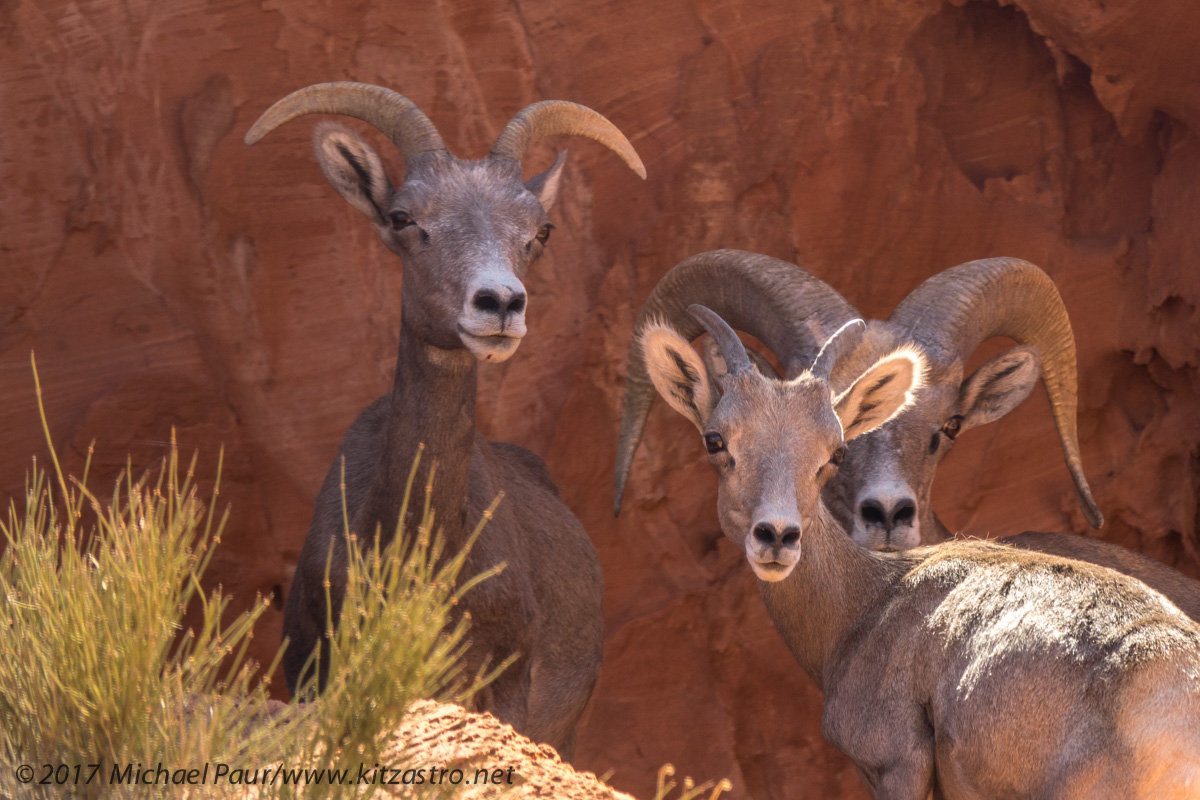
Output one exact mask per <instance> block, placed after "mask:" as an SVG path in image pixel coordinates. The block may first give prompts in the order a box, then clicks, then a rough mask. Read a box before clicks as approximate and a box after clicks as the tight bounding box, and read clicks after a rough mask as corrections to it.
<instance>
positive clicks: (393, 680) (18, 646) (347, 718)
mask: <svg viewBox="0 0 1200 800" xmlns="http://www.w3.org/2000/svg"><path fill="white" fill-rule="evenodd" d="M34 378H35V384H37V376H36V369H35V373H34ZM37 394H38V405H39V409H41V408H42V395H41V387H40V384H37ZM42 425H43V429H44V430H45V431H46V439H47V444H48V445H50V457H51V459H50V460H51V464H52V470H53V476H52V479H50V478H48V477H47V475H46V471H45V470H44V469H41V468H39V466H38V464H37V462H36V460H35V462H34V467H33V469H32V471H31V472H30V473H29V476H28V478H27V480H26V487H25V493H24V497H23V498H22V499H23V507H21V506H19V504H18V502H16V501H14V502H12V503H11V504H10V506H9V508H8V511H7V515H6V518H4V519H0V533H2V534H3V545H2V546H3V548H4V549H3V553H2V554H0V761H2V762H3V763H0V796H3V797H41V796H46V797H62V796H77V797H87V798H98V797H108V796H126V795H127V796H139V797H140V796H146V795H147V794H148V793H151V792H154V791H155V787H154V786H145V785H137V786H132V787H131V786H130V785H129V784H128V782H125V783H122V784H116V783H114V781H113V780H112V779H113V769H114V767H116V769H117V771H118V773H119V772H121V771H122V770H123V768H124V767H126V766H127V765H135V766H138V767H154V766H156V765H158V764H160V763H161V764H162V765H164V766H166V767H167V768H168V770H169V771H172V772H173V771H174V770H175V769H178V768H184V769H187V768H193V767H199V766H200V765H203V764H205V763H209V764H218V763H223V764H227V765H236V766H243V767H249V768H254V769H271V770H272V774H274V773H275V771H276V770H281V769H282V770H291V771H290V772H286V773H281V775H282V776H283V777H286V778H289V780H283V779H282V778H281V775H276V780H274V781H272V782H271V785H270V786H266V787H264V786H258V787H257V788H256V789H253V790H251V791H250V794H257V795H258V796H262V797H290V796H294V794H295V791H296V790H295V786H296V782H297V781H299V782H300V783H301V784H306V785H304V789H303V791H302V794H303V796H304V797H308V798H318V797H324V796H331V795H332V796H345V794H346V789H345V787H344V785H343V784H342V782H341V781H334V782H332V783H331V782H330V781H329V780H328V775H327V776H326V779H325V780H318V781H312V775H313V770H318V769H323V768H325V769H348V770H349V772H350V775H351V777H353V775H354V774H355V773H356V772H357V770H358V765H359V764H367V765H372V764H374V763H375V762H376V759H377V758H378V757H379V755H380V753H381V752H382V748H383V746H384V745H385V743H386V740H387V737H388V734H389V733H390V732H391V731H393V730H395V729H396V728H397V727H398V725H399V722H400V720H401V718H402V717H403V715H404V713H405V712H406V710H407V709H408V707H409V705H410V704H411V703H412V701H413V700H416V699H418V698H425V697H429V698H435V699H439V700H444V701H450V702H460V703H462V702H466V701H468V700H469V699H470V697H471V696H472V695H473V694H474V693H475V692H476V691H478V690H479V689H480V688H482V686H484V685H486V683H487V682H488V681H489V680H491V679H492V678H493V677H494V676H495V675H496V674H498V672H499V671H500V670H501V669H503V668H504V666H506V665H505V664H498V665H495V666H494V668H493V669H492V670H491V671H490V672H488V673H487V674H478V675H465V674H463V671H462V667H461V656H462V654H463V652H464V651H465V650H466V648H467V647H468V644H469V642H468V640H467V631H468V628H469V624H470V619H469V616H467V615H463V616H462V617H461V618H458V619H457V621H455V622H453V623H452V622H451V621H452V620H455V615H454V613H453V612H454V607H455V606H456V605H457V604H458V602H459V600H460V598H461V597H462V595H463V593H465V592H466V591H468V590H470V588H471V587H472V586H474V585H476V584H477V583H478V582H479V581H481V580H484V579H485V578H486V577H488V575H489V574H491V573H492V572H495V571H498V569H499V568H500V566H497V568H496V569H495V570H491V571H488V572H485V573H484V574H481V575H476V576H470V577H468V578H466V579H465V580H462V581H461V582H460V573H461V571H462V567H463V564H464V559H465V556H466V553H467V549H466V548H464V550H463V551H462V552H458V553H446V552H445V550H444V546H443V544H442V541H441V537H440V536H439V535H438V534H437V532H436V531H435V528H434V516H433V512H432V509H431V508H430V507H429V499H430V494H431V485H432V484H431V483H430V484H428V485H427V486H426V487H425V497H424V501H425V502H424V509H423V513H422V514H421V515H420V522H419V524H418V525H417V528H416V530H415V531H413V532H412V533H411V534H409V533H407V532H405V531H398V532H397V535H396V536H394V537H393V538H392V539H391V541H390V542H389V543H388V544H387V545H386V546H383V547H381V546H380V544H379V537H378V536H376V537H373V539H372V540H371V543H370V544H367V545H365V546H364V545H363V543H361V542H360V541H359V540H358V539H357V537H355V536H352V535H348V536H347V542H346V544H347V550H348V553H349V576H348V581H347V591H346V596H345V599H344V601H343V603H342V606H341V612H340V618H339V621H338V624H337V625H336V626H334V625H333V624H332V620H330V626H331V628H332V629H333V633H332V636H331V639H330V646H329V648H328V649H327V650H326V651H325V654H326V657H327V658H328V659H329V680H328V685H327V688H326V690H325V692H324V693H323V694H321V695H320V697H317V694H316V691H315V687H314V686H311V685H310V686H306V687H301V689H300V691H298V693H297V694H298V696H299V697H300V698H302V699H304V700H307V701H309V702H304V703H296V702H293V703H291V704H288V705H287V706H286V707H285V708H280V705H281V704H278V703H275V704H272V703H271V702H270V701H269V699H268V695H267V690H266V686H267V685H268V684H269V682H270V680H271V675H272V673H273V672H274V669H275V667H276V666H277V664H278V662H279V660H280V656H281V655H282V652H283V651H282V648H281V649H280V651H279V653H278V654H277V655H276V657H275V659H274V662H273V663H272V664H271V665H270V666H269V667H268V668H267V669H266V670H265V671H260V670H259V669H258V665H256V664H254V663H252V662H250V661H249V660H248V659H247V658H246V648H247V646H248V644H249V642H250V639H251V638H252V637H253V635H254V630H253V629H254V624H255V622H256V621H257V620H258V618H259V617H260V616H261V615H262V613H263V612H264V611H265V610H266V608H267V605H268V604H267V602H266V601H265V600H263V599H262V598H258V599H257V601H256V603H255V604H254V606H253V607H252V608H251V610H250V611H247V612H244V613H241V614H238V615H233V616H232V618H231V619H227V618H228V617H230V616H231V615H230V614H229V601H230V598H229V597H228V596H227V595H225V594H224V593H223V592H222V591H221V589H220V588H218V589H216V590H214V591H211V592H208V593H206V592H205V591H204V590H203V588H202V586H201V581H202V579H203V576H204V574H205V571H206V569H207V567H208V565H209V562H210V560H211V558H212V554H213V551H214V548H215V547H216V546H217V545H218V544H219V543H220V540H221V532H222V530H223V529H224V526H225V522H226V514H218V513H217V511H216V501H217V496H218V492H219V488H217V489H214V492H213V497H212V498H211V499H210V500H209V501H208V503H207V504H206V503H204V502H203V501H202V500H201V498H200V497H199V496H198V492H197V490H196V487H195V483H194V469H195V464H196V459H195V457H193V458H192V460H191V462H190V463H189V464H188V466H187V469H186V471H185V472H184V476H183V477H182V478H181V477H180V460H179V456H178V450H177V448H176V445H175V439H174V435H172V441H171V448H170V452H169V455H168V456H167V457H166V458H165V459H164V461H163V463H162V464H161V465H160V467H159V469H158V470H157V471H156V472H155V473H154V474H153V475H147V476H145V477H142V478H140V479H134V478H133V477H132V476H133V475H134V472H133V469H132V465H128V466H127V469H126V470H125V473H124V474H123V476H122V477H121V479H120V480H119V481H118V482H117V484H116V488H115V489H114V491H113V493H112V495H111V497H110V498H108V499H107V501H101V499H100V498H99V497H98V496H96V495H95V494H94V493H93V492H92V491H91V490H90V489H89V488H88V487H87V467H86V465H85V468H84V472H83V476H82V477H81V478H79V479H74V478H67V477H66V476H65V475H64V473H63V470H62V467H61V465H60V463H59V461H58V458H57V456H56V455H55V451H54V447H53V444H52V442H51V439H50V434H49V428H48V425H47V423H46V418H45V413H44V411H42ZM419 457H420V456H419V454H418V457H417V459H416V460H414V464H413V469H412V472H411V473H410V475H409V481H408V487H407V490H406V492H405V499H404V506H405V511H404V512H402V513H401V516H400V518H401V519H402V520H403V519H405V514H406V511H407V506H408V502H409V497H410V495H411V490H412V483H413V478H414V476H415V475H416V471H417V466H418V463H419ZM89 463H90V454H89ZM430 480H431V481H432V477H431V479H430ZM216 485H217V487H219V485H220V466H219V464H218V470H217V482H216ZM496 502H497V503H498V502H499V498H497V501H496ZM494 508H495V504H493V505H492V507H491V508H489V509H488V511H487V512H485V515H484V519H483V520H481V521H480V523H479V526H478V528H477V529H476V531H475V533H474V535H473V536H472V538H471V542H473V541H474V539H475V537H477V536H478V534H479V532H480V530H482V527H483V525H484V524H485V522H486V520H487V519H488V518H490V517H491V514H492V511H493V510H494ZM468 547H469V544H468ZM189 607H192V609H193V615H192V616H191V617H188V619H193V620H197V619H198V621H197V622H196V623H195V624H193V625H191V626H186V625H185V615H186V614H187V612H188V609H189ZM391 752H392V753H393V754H394V752H395V749H394V748H393V749H392V750H391ZM43 764H48V765H51V769H50V770H49V772H50V783H49V784H48V785H47V784H41V783H39V782H38V781H40V780H41V779H42V778H43V777H44V776H45V775H46V773H47V770H46V769H45V768H43V767H42V765H43ZM92 764H97V765H99V766H98V768H97V769H95V770H93V769H92V768H91V766H90V765H92ZM20 765H29V766H31V767H32V768H33V770H34V773H33V774H34V781H33V783H21V782H19V781H18V780H17V773H16V769H17V767H18V766H20ZM58 765H66V770H65V772H66V774H65V776H64V775H63V772H64V770H62V769H59V770H58V772H57V773H55V772H54V768H55V767H58ZM297 770H309V773H308V775H307V777H306V776H304V775H302V774H300V773H299V772H297ZM64 777H65V779H64ZM156 779H157V778H156ZM157 780H161V779H157ZM182 788H183V787H178V786H172V787H169V788H168V789H163V787H162V786H159V787H158V791H159V792H161V793H163V794H171V795H174V796H178V795H179V794H180V792H181V791H182ZM374 788H375V787H374V786H366V787H361V788H360V789H359V790H357V791H356V792H354V794H355V796H358V797H365V796H367V795H369V794H371V793H372V791H373V789H374ZM440 791H441V790H439V792H440ZM227 793H228V786H215V787H214V786H210V787H208V788H207V789H206V788H205V787H192V788H191V789H190V791H189V796H192V797H196V796H203V795H206V794H214V795H220V796H227ZM425 794H429V793H428V792H426V793H425Z"/></svg>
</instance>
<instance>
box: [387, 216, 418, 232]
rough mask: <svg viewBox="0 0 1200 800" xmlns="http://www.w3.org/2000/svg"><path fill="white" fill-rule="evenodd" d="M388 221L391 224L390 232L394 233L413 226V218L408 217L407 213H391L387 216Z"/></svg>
mask: <svg viewBox="0 0 1200 800" xmlns="http://www.w3.org/2000/svg"><path fill="white" fill-rule="evenodd" d="M388 220H389V221H390V222H391V223H392V230H394V231H398V230H400V229H401V228H407V227H408V226H409V225H412V224H413V218H412V217H410V216H409V215H408V212H407V211H393V212H392V213H391V214H390V215H388Z"/></svg>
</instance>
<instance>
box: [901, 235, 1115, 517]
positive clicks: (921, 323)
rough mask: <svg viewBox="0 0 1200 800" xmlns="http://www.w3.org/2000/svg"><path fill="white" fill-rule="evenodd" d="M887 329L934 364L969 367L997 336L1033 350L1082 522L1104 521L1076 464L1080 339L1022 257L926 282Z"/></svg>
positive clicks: (964, 267) (965, 267)
mask: <svg viewBox="0 0 1200 800" xmlns="http://www.w3.org/2000/svg"><path fill="white" fill-rule="evenodd" d="M888 321H889V322H891V323H893V324H895V325H898V326H900V327H901V328H903V329H904V330H906V331H907V332H908V334H909V335H910V336H911V338H912V339H913V340H914V341H917V342H919V343H920V344H921V345H922V346H923V347H924V348H925V349H926V351H927V352H928V353H929V355H930V357H931V358H934V359H936V360H938V361H941V362H943V363H953V362H957V363H958V364H960V365H963V366H965V365H966V362H967V359H968V358H970V356H971V353H973V352H974V351H975V348H977V347H978V346H979V345H980V343H981V342H983V341H984V340H985V339H988V338H990V337H992V336H1007V337H1008V338H1010V339H1013V340H1015V341H1016V342H1018V343H1019V344H1023V345H1033V346H1034V347H1036V348H1037V349H1038V351H1039V352H1040V354H1041V358H1042V383H1043V384H1044V385H1045V387H1046V393H1047V394H1048V395H1049V397H1050V409H1051V412H1052V413H1053V414H1054V425H1055V427H1056V428H1057V429H1058V437H1059V440H1060V441H1061V443H1062V450H1063V457H1064V458H1065V459H1066V462H1067V469H1068V470H1070V472H1071V479H1072V480H1073V481H1074V483H1075V494H1076V496H1077V497H1078V498H1079V506H1080V508H1081V509H1082V510H1083V515H1084V516H1085V517H1087V521H1088V522H1089V523H1090V524H1091V526H1092V527H1093V528H1099V527H1100V526H1101V525H1103V524H1104V515H1103V514H1102V513H1100V509H1099V508H1098V507H1097V506H1096V501H1095V500H1094V499H1093V498H1092V490H1091V488H1090V487H1089V486H1088V482H1087V478H1086V477H1085V476H1084V474H1083V464H1082V462H1081V461H1080V458H1079V434H1078V431H1077V430H1076V421H1075V414H1076V406H1077V404H1078V398H1079V392H1078V385H1077V376H1076V365H1075V336H1074V334H1073V333H1072V331H1071V321H1070V319H1069V318H1068V317H1067V309H1066V307H1064V306H1063V302H1062V297H1061V296H1060V295H1059V293H1058V289H1057V288H1056V287H1055V285H1054V282H1053V281H1052V280H1051V279H1050V276H1049V275H1047V274H1046V273H1045V272H1043V271H1042V270H1041V269H1040V268H1039V267H1036V266H1034V265H1033V264H1030V263H1029V262H1028V261H1022V260H1021V259H1018V258H987V259H982V260H979V261H971V262H968V263H966V264H960V265H958V266H957V267H952V268H950V269H948V270H946V271H944V272H942V273H939V274H938V275H935V276H933V277H932V278H930V279H929V280H927V281H925V282H924V283H922V284H921V285H920V286H918V287H917V288H916V289H914V290H913V291H912V293H911V294H909V295H908V297H906V298H904V300H903V301H902V302H901V303H900V305H898V306H896V310H895V311H893V312H892V315H891V317H890V318H889V319H888Z"/></svg>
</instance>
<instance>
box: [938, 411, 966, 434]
mask: <svg viewBox="0 0 1200 800" xmlns="http://www.w3.org/2000/svg"><path fill="white" fill-rule="evenodd" d="M962 421H963V417H962V414H955V415H954V416H953V417H951V418H950V419H948V420H946V424H945V425H943V426H942V433H944V434H946V438H948V439H953V438H954V437H955V436H958V429H959V428H961V427H962Z"/></svg>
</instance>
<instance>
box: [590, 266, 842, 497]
mask: <svg viewBox="0 0 1200 800" xmlns="http://www.w3.org/2000/svg"><path fill="white" fill-rule="evenodd" d="M692 304H700V305H704V306H707V307H708V308H709V309H711V310H712V311H713V312H714V313H716V314H718V315H720V317H721V318H722V319H723V320H725V322H726V323H728V324H729V325H730V326H731V327H733V328H736V329H739V330H743V331H746V332H747V333H749V334H751V335H752V336H754V337H756V338H757V339H758V340H759V341H761V342H762V343H763V344H765V345H766V346H767V347H769V348H770V349H771V350H772V351H773V352H774V353H775V355H776V356H778V357H779V360H780V361H781V362H782V363H783V367H784V371H785V374H787V375H788V377H793V376H795V375H797V374H799V373H800V372H802V371H804V370H805V369H806V368H807V367H808V366H809V364H811V363H812V360H813V358H814V357H815V356H816V354H817V351H818V350H820V345H821V342H823V341H825V339H827V338H828V337H829V335H830V334H832V333H833V331H835V330H837V329H838V327H839V326H841V325H842V323H844V322H846V321H847V320H850V319H855V318H856V317H858V316H859V315H858V312H857V311H855V310H854V307H853V306H851V305H850V304H849V303H847V302H846V300H845V298H843V297H842V296H841V295H840V294H838V293H837V292H836V291H834V290H833V288H831V287H830V286H829V284H827V283H825V282H824V281H822V280H820V279H818V278H816V277H814V276H813V275H811V274H809V273H808V272H807V271H806V270H804V269H803V268H801V267H798V266H796V265H795V264H789V263H788V262H786V261H780V260H779V259H777V258H770V257H769V256H761V255H757V254H755V253H744V252H742V251H740V250H712V251H709V252H707V253H700V254H699V255H695V256H692V257H691V258H689V259H687V260H686V261H682V262H680V263H679V264H677V265H676V266H675V267H674V268H673V269H672V270H671V271H670V272H668V273H667V274H666V275H664V276H663V278H662V280H660V281H659V282H658V285H657V286H655V287H654V290H653V291H652V292H651V293H650V297H648V298H647V299H646V304H645V305H644V306H643V307H642V310H641V313H639V314H638V318H637V322H636V323H635V324H634V328H633V339H632V340H631V343H630V346H629V358H628V362H627V365H626V379H625V399H624V401H623V404H622V407H621V434H620V439H619V440H618V442H617V465H616V473H615V475H614V479H613V488H614V502H613V513H614V514H616V513H617V512H619V511H620V509H621V497H622V495H623V494H624V492H625V481H626V479H627V478H628V477H629V467H630V465H631V464H632V463H633V454H634V453H635V452H636V451H637V447H638V444H639V443H640V442H641V440H642V431H643V430H644V429H645V427H646V418H647V417H648V416H649V415H650V408H651V406H652V405H653V404H654V398H655V397H656V396H657V393H656V392H655V390H654V384H653V383H651V382H650V375H649V374H648V373H647V372H646V362H645V359H644V356H643V354H642V351H641V348H640V347H638V341H639V340H640V338H641V336H642V333H643V332H644V331H645V329H646V326H647V325H649V324H651V323H652V322H657V321H662V322H666V323H667V324H668V325H670V326H671V327H672V328H674V329H675V330H676V331H678V332H679V335H680V336H682V337H684V338H685V339H687V340H689V341H691V340H693V339H695V338H696V337H698V336H700V334H702V333H703V332H704V328H703V327H701V325H700V323H698V322H697V321H696V320H695V319H693V318H692V317H691V315H690V314H688V313H687V308H688V306H690V305H692Z"/></svg>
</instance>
